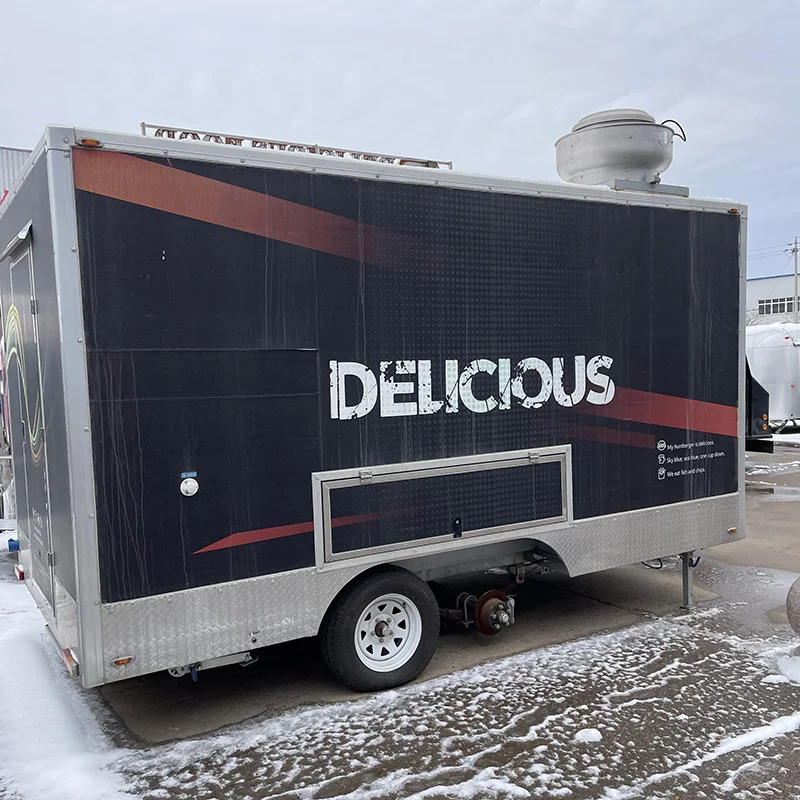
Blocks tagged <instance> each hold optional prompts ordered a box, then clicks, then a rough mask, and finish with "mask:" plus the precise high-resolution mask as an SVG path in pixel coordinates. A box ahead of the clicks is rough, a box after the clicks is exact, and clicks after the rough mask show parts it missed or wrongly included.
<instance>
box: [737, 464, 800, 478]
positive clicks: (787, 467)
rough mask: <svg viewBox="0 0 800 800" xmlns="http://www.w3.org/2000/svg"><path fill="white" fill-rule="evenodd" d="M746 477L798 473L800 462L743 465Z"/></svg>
mask: <svg viewBox="0 0 800 800" xmlns="http://www.w3.org/2000/svg"><path fill="white" fill-rule="evenodd" d="M745 472H746V473H747V474H748V475H783V474H785V473H787V472H800V461H783V462H780V463H775V464H752V463H747V464H745Z"/></svg>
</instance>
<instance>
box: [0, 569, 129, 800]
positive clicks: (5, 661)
mask: <svg viewBox="0 0 800 800" xmlns="http://www.w3.org/2000/svg"><path fill="white" fill-rule="evenodd" d="M0 619H1V620H2V624H0V675H4V676H5V678H4V680H2V681H0V708H2V710H3V711H2V719H3V722H2V725H0V753H2V754H3V769H2V774H0V796H5V795H4V790H5V791H8V792H9V794H11V796H19V797H20V798H22V799H23V800H28V798H31V800H33V798H45V797H46V798H48V800H75V798H81V800H122V799H123V798H125V799H126V800H130V798H131V797H132V795H130V794H128V793H127V792H126V791H125V789H124V782H123V779H122V777H121V776H119V775H117V774H116V773H114V772H113V771H111V770H110V769H108V765H109V763H110V762H111V760H112V759H114V758H117V757H118V756H119V751H116V752H114V751H112V750H111V749H110V748H109V747H108V745H107V744H106V742H105V737H104V736H103V733H102V731H101V730H100V728H99V726H98V725H97V722H96V720H95V718H94V715H93V714H92V712H91V710H90V709H89V708H88V707H87V705H86V703H85V702H84V701H83V699H82V698H81V696H80V694H79V693H78V689H77V685H76V684H75V682H74V681H72V679H70V678H69V676H68V675H67V674H66V671H65V670H64V667H63V666H62V664H61V662H60V661H59V660H58V657H57V655H56V653H55V648H54V647H53V645H52V644H51V643H50V641H48V640H47V639H45V636H46V635H47V634H45V632H44V622H43V620H42V617H41V615H40V614H39V611H38V609H37V608H36V606H35V604H34V602H33V599H32V598H31V596H30V595H29V594H28V590H27V589H26V587H25V584H23V583H18V582H16V581H14V582H12V581H10V580H7V579H3V578H0Z"/></svg>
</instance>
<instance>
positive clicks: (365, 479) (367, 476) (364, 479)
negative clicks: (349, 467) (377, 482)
mask: <svg viewBox="0 0 800 800" xmlns="http://www.w3.org/2000/svg"><path fill="white" fill-rule="evenodd" d="M358 479H359V480H360V481H361V483H372V470H371V469H360V470H359V471H358Z"/></svg>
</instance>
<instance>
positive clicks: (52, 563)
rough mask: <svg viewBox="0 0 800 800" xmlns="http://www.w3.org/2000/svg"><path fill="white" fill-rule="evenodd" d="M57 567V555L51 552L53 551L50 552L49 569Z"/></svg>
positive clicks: (48, 558)
mask: <svg viewBox="0 0 800 800" xmlns="http://www.w3.org/2000/svg"><path fill="white" fill-rule="evenodd" d="M55 565H56V557H55V555H54V554H53V551H52V550H51V551H50V552H49V553H48V554H47V566H48V567H54V566H55Z"/></svg>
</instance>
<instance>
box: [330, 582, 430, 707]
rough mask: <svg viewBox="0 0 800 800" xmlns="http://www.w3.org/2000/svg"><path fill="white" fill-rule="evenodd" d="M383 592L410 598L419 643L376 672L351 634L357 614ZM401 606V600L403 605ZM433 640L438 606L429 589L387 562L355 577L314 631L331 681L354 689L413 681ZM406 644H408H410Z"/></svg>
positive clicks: (424, 664)
mask: <svg viewBox="0 0 800 800" xmlns="http://www.w3.org/2000/svg"><path fill="white" fill-rule="evenodd" d="M386 595H401V596H403V597H405V598H407V599H408V600H410V601H411V603H412V605H413V606H414V607H415V608H416V611H417V612H418V613H419V618H420V621H421V626H420V637H419V643H418V644H417V645H416V648H415V649H412V650H409V651H407V652H408V653H413V655H410V657H408V660H407V661H405V663H403V664H402V665H400V666H398V667H397V668H396V669H392V670H391V671H386V672H380V671H376V669H371V668H370V667H369V666H367V664H365V663H364V661H363V660H362V657H361V656H359V651H358V648H357V647H356V641H355V638H356V628H357V626H358V625H359V621H360V620H361V616H362V614H364V613H365V612H366V610H367V609H368V608H369V607H370V605H371V604H373V603H374V601H375V600H376V599H378V598H382V597H384V596H386ZM388 605H391V603H389V604H388ZM395 605H396V604H395ZM407 610H408V609H407V608H406V607H405V606H404V611H407ZM389 612H391V609H389ZM411 613H412V614H413V611H412V612H411ZM394 641H397V640H394ZM438 641H439V607H438V604H437V602H436V598H435V597H434V596H433V592H432V591H431V590H430V588H429V587H428V585H427V584H426V583H425V581H423V580H421V579H420V578H418V577H417V576H416V575H414V574H412V573H411V572H408V571H407V570H404V569H399V568H397V567H387V568H385V569H381V570H379V571H374V572H369V573H367V574H366V575H362V576H361V577H359V578H356V579H355V580H354V581H353V582H352V583H351V584H350V585H349V586H347V587H346V588H345V589H344V590H343V591H342V593H341V594H340V595H339V597H337V598H336V600H335V601H334V602H333V604H332V605H331V607H330V608H329V609H328V613H327V614H326V615H325V619H324V621H323V623H322V627H321V628H320V632H319V643H320V649H321V651H322V659H323V661H324V662H325V666H326V667H327V668H328V671H329V672H330V673H331V675H333V677H334V678H336V680H337V681H339V682H340V683H342V684H344V685H345V686H346V687H347V688H348V689H353V690H354V691H356V692H375V691H380V690H381V689H391V688H392V687H394V686H400V685H402V684H404V683H408V682H409V681H413V680H414V678H416V677H417V676H418V675H420V673H421V672H422V671H423V670H424V669H425V667H427V666H428V663H429V662H430V660H431V658H432V657H433V653H434V651H435V650H436V645H437V643H438ZM376 646H379V645H376ZM408 647H412V648H413V644H409V645H408ZM362 653H363V648H362ZM364 657H367V656H366V654H364Z"/></svg>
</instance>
